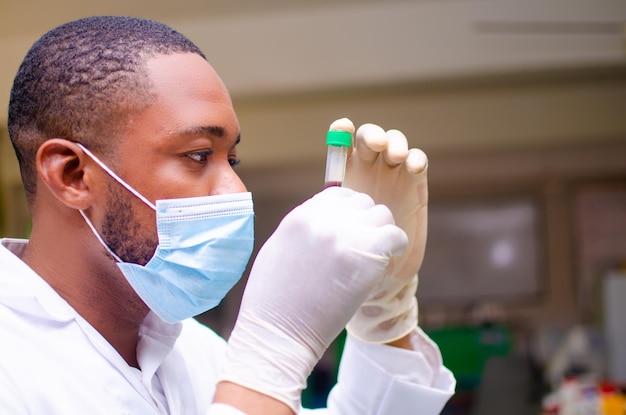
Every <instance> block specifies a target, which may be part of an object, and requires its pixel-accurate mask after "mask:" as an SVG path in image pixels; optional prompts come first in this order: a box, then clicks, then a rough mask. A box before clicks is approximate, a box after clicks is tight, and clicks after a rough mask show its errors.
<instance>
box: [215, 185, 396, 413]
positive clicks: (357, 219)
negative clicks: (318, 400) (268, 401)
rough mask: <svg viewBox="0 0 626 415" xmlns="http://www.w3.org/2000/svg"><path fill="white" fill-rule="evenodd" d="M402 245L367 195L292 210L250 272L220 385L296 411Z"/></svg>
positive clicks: (331, 197) (342, 195)
mask: <svg viewBox="0 0 626 415" xmlns="http://www.w3.org/2000/svg"><path fill="white" fill-rule="evenodd" d="M406 246H407V237H406V234H405V233H404V232H403V231H402V230H400V229H399V228H398V227H396V226H395V225H394V224H393V218H392V216H391V213H390V212H389V210H388V209H387V208H386V207H385V206H382V205H374V202H373V201H372V199H371V198H370V197H369V196H367V195H365V194H362V193H357V192H354V191H352V190H350V189H344V188H339V187H335V188H329V189H326V190H324V191H322V192H320V193H319V194H317V195H316V196H314V197H313V198H311V199H309V200H308V201H306V202H305V203H303V204H302V205H300V206H298V207H296V208H295V209H294V210H293V211H291V212H290V213H289V214H288V215H287V216H286V217H285V218H284V219H283V221H282V222H281V223H280V225H279V226H278V228H277V229H276V231H275V232H274V234H273V235H272V236H271V237H270V238H269V239H268V240H267V242H266V243H265V245H264V246H263V247H262V248H261V250H260V251H259V253H258V255H257V257H256V260H255V262H254V265H253V266H252V270H251V272H250V276H249V279H248V283H247V285H246V289H245V291H244V295H243V299H242V303H241V308H240V310H239V316H238V318H237V322H236V323H235V327H234V329H233V332H232V334H231V337H230V339H229V341H228V348H227V354H226V361H225V365H224V367H223V372H222V374H221V376H220V380H227V381H230V382H234V383H237V384H239V385H242V386H245V387H247V388H250V389H253V390H256V391H258V392H261V393H263V394H265V395H269V396H272V397H274V398H276V399H278V400H280V401H282V402H284V403H286V404H287V405H289V406H290V407H291V408H292V409H294V411H295V412H298V410H299V407H300V395H301V392H302V390H303V389H304V388H305V387H306V379H307V377H308V376H309V374H310V373H311V371H312V369H313V367H314V366H315V364H316V363H317V361H318V360H319V359H320V358H321V356H322V354H323V352H324V351H325V350H326V348H327V347H328V346H329V344H330V343H331V342H332V340H333V339H334V338H335V337H336V336H337V335H338V334H339V333H340V332H341V330H342V329H343V328H344V326H345V325H346V323H347V322H348V320H349V319H350V318H351V317H352V316H353V315H354V313H355V312H356V310H357V309H358V307H359V306H360V305H361V303H362V302H363V301H364V300H365V298H366V297H367V295H368V294H369V293H370V292H371V290H372V288H373V287H374V286H376V285H377V284H379V283H380V281H381V280H382V277H383V275H384V274H385V270H386V269H387V266H388V264H389V261H390V258H391V256H392V255H399V254H401V253H402V252H404V250H405V249H406Z"/></svg>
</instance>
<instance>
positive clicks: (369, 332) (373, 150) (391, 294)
mask: <svg viewBox="0 0 626 415" xmlns="http://www.w3.org/2000/svg"><path fill="white" fill-rule="evenodd" d="M331 128H334V129H342V130H344V131H352V132H354V125H353V124H352V122H351V121H350V120H348V119H345V118H344V119H341V120H337V121H335V122H334V123H333V124H331ZM427 167H428V158H427V157H426V154H424V152H423V151H421V150H418V149H414V148H413V149H410V150H409V149H408V145H407V140H406V137H405V136H404V134H402V133H401V132H400V131H398V130H389V131H386V132H385V131H384V130H383V129H382V128H381V127H379V126H377V125H374V124H364V125H362V126H361V127H359V129H358V130H357V132H356V134H355V145H354V149H353V150H352V153H351V155H350V156H349V158H348V164H347V167H346V175H345V180H344V187H348V188H351V189H354V190H357V191H359V192H363V193H367V194H368V195H370V196H371V197H372V199H374V201H375V202H376V203H378V204H383V205H385V206H387V207H388V208H389V209H390V210H391V212H392V214H393V217H394V220H395V223H396V225H397V226H399V227H400V228H402V230H404V232H406V234H407V236H408V238H409V247H408V249H407V250H406V252H405V253H404V254H403V255H402V256H398V257H394V258H392V260H391V262H390V264H389V267H387V271H386V274H385V278H384V280H383V281H382V282H381V283H380V284H379V285H378V286H377V287H376V288H375V289H374V291H373V292H372V293H371V294H370V296H369V297H368V298H367V300H366V301H365V303H364V304H363V305H362V306H361V307H360V309H359V311H358V312H357V314H356V315H355V316H354V318H353V319H352V320H351V321H350V322H349V324H348V326H347V330H348V332H349V333H350V334H351V335H353V336H354V337H356V338H358V339H360V340H363V341H367V342H375V343H388V342H391V341H394V340H398V339H400V338H402V337H404V336H405V335H407V334H408V333H409V332H411V331H412V330H413V329H414V328H415V327H416V325H417V298H416V291H417V271H418V270H419V268H420V266H421V265H422V260H423V258H424V250H425V247H426V226H427V204H428V187H427V181H426V170H427Z"/></svg>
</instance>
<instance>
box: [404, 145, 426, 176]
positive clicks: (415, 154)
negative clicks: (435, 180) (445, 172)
mask: <svg viewBox="0 0 626 415" xmlns="http://www.w3.org/2000/svg"><path fill="white" fill-rule="evenodd" d="M405 165H406V169H407V171H408V172H409V173H412V174H419V173H422V172H423V171H426V169H427V168H428V156H426V153H424V152H423V151H422V150H420V149H418V148H412V149H410V150H409V154H408V156H407V158H406V162H405Z"/></svg>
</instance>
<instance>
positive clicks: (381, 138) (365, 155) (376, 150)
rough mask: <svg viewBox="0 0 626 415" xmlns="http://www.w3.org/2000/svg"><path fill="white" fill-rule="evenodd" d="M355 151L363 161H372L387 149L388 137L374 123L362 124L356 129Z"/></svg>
mask: <svg viewBox="0 0 626 415" xmlns="http://www.w3.org/2000/svg"><path fill="white" fill-rule="evenodd" d="M355 141H356V143H355V145H356V152H357V155H358V157H359V158H360V159H361V160H363V161H368V162H371V161H374V160H376V158H377V157H378V155H379V154H380V153H381V152H383V151H385V150H386V149H387V145H388V142H389V138H388V137H387V134H386V133H385V130H383V129H382V128H380V127H379V126H378V125H376V124H363V125H362V126H360V127H359V129H358V130H356V137H355Z"/></svg>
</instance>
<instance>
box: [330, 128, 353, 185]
mask: <svg viewBox="0 0 626 415" xmlns="http://www.w3.org/2000/svg"><path fill="white" fill-rule="evenodd" d="M350 144H352V133H350V132H348V131H341V130H329V131H328V133H327V134H326V146H327V147H328V152H327V155H326V177H325V179H324V187H325V188H326V187H330V186H341V185H342V184H343V178H344V175H345V173H346V161H347V160H348V150H349V149H350Z"/></svg>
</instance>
